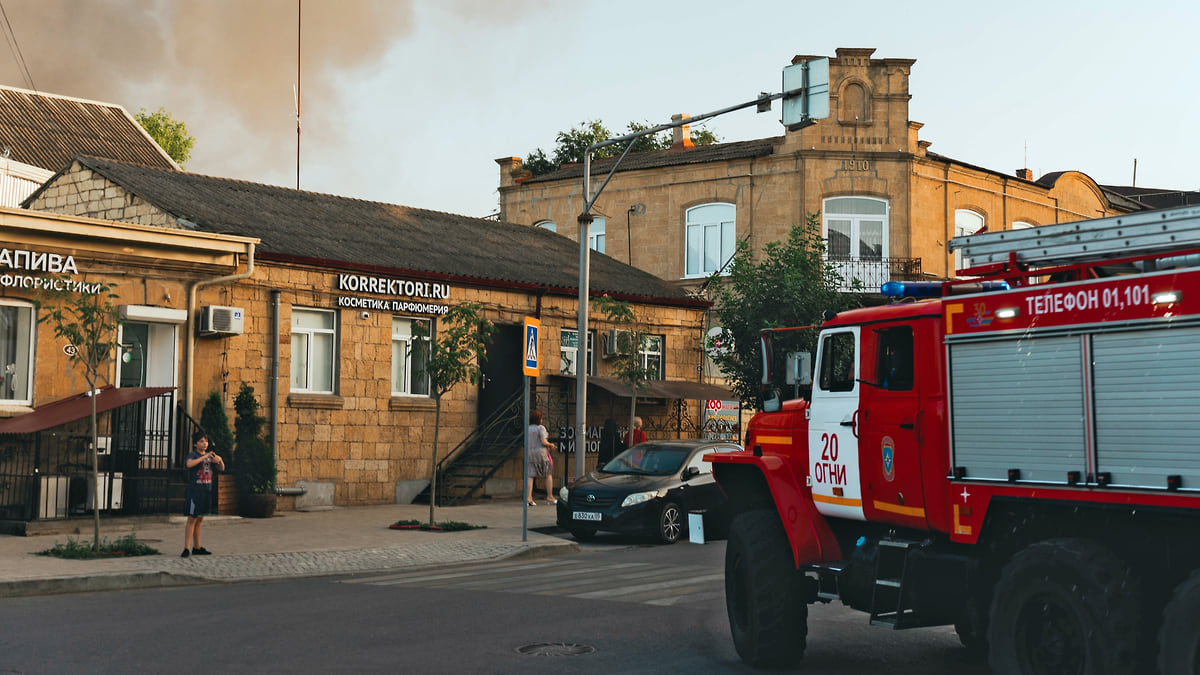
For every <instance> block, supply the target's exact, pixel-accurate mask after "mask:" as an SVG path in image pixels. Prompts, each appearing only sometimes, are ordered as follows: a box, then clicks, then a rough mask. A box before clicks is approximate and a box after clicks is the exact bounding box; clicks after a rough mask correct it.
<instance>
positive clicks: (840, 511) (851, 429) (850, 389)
mask: <svg viewBox="0 0 1200 675" xmlns="http://www.w3.org/2000/svg"><path fill="white" fill-rule="evenodd" d="M859 331H860V329H859V327H858V326H851V327H848V328H840V329H832V330H828V331H824V332H822V333H821V339H820V342H819V344H818V346H817V376H816V378H815V379H816V382H814V383H813V384H814V386H813V393H812V399H813V400H812V407H811V414H810V417H809V423H808V471H809V473H808V475H809V480H811V481H812V498H813V501H814V502H816V506H817V510H818V511H820V512H821V513H823V514H825V515H827V516H835V517H839V518H853V519H855V520H864V516H863V507H862V488H861V483H860V482H859V463H858V423H859V419H858V418H859V407H858V395H859V394H858V392H859V386H860V385H859V381H858V377H859V375H858V373H859V369H858V364H859V358H858V354H859Z"/></svg>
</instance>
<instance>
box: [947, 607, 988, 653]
mask: <svg viewBox="0 0 1200 675" xmlns="http://www.w3.org/2000/svg"><path fill="white" fill-rule="evenodd" d="M986 619H987V617H986V616H984V614H983V612H981V611H980V610H979V603H978V602H976V601H975V600H974V599H973V598H971V599H968V600H967V602H966V607H964V608H963V614H962V616H961V617H959V619H958V621H955V622H954V632H955V633H957V634H958V641H959V642H961V643H962V646H963V647H966V649H967V652H968V653H969V654H970V656H971V658H973V659H979V660H983V659H984V658H985V657H986V656H987V620H986Z"/></svg>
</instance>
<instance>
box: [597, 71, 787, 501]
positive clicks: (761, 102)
mask: <svg viewBox="0 0 1200 675" xmlns="http://www.w3.org/2000/svg"><path fill="white" fill-rule="evenodd" d="M802 91H803V90H802V89H796V90H793V91H784V92H780V93H778V94H768V93H765V92H764V93H762V94H760V95H759V97H758V98H756V99H754V100H753V101H746V102H745V103H739V104H737V105H734V106H730V107H728V108H721V109H720V110H714V111H713V112H709V113H704V114H703V115H696V116H695V117H688V118H685V119H680V120H678V121H675V122H671V123H669V124H660V125H658V126H656V127H652V128H650V129H643V130H642V131H636V132H634V133H632V134H626V135H624V136H621V137H620V138H611V139H609V140H606V141H600V142H598V143H592V144H591V145H589V146H588V147H587V148H586V149H585V150H584V151H583V211H582V212H581V213H580V214H579V217H578V218H577V220H578V222H579V323H578V330H579V351H578V352H577V355H576V359H575V363H576V365H575V478H582V477H583V474H584V469H585V466H586V465H585V463H584V460H585V455H586V453H587V377H588V372H587V366H588V358H587V337H588V334H587V324H588V297H589V292H588V276H589V273H590V266H591V259H590V255H589V254H590V252H591V247H590V246H588V234H589V233H588V230H589V228H590V226H591V224H592V220H593V218H592V205H593V204H595V203H596V199H598V198H599V197H600V193H601V192H603V191H604V188H605V187H606V186H607V185H608V182H609V181H610V180H612V177H613V174H615V173H616V172H617V167H618V166H620V164H621V160H623V159H625V155H627V154H628V153H629V149H630V148H631V147H633V143H628V144H627V145H626V146H625V150H624V151H623V152H622V153H621V156H620V157H618V158H617V161H616V162H614V163H613V166H612V168H611V169H610V170H609V172H608V176H606V177H605V179H604V182H603V183H601V184H600V187H599V188H598V189H597V190H596V194H595V195H593V194H592V153H593V152H595V151H596V150H599V149H600V148H604V147H608V146H610V145H616V144H617V143H625V142H626V141H633V140H634V139H637V138H641V137H642V136H649V135H651V134H657V133H658V132H660V131H665V130H667V129H674V128H675V127H681V126H683V125H685V124H695V123H696V122H700V121H702V120H706V119H709V118H712V117H716V116H718V115H724V114H725V113H727V112H733V111H734V110H741V109H742V108H749V107H750V106H758V112H766V111H768V110H770V109H771V101H774V100H775V99H778V98H784V97H786V96H794V95H797V94H799V93H801V92H802ZM630 245H631V246H632V242H631V243H630ZM631 255H632V254H631ZM597 342H599V340H597ZM596 346H597V347H599V345H598V344H597V345H596ZM580 354H582V358H580V357H579V355H580ZM633 395H634V396H636V395H637V394H636V392H635V393H634V394H633ZM632 433H633V430H632V429H630V434H632ZM631 438H632V436H631Z"/></svg>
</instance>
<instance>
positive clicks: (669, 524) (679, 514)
mask: <svg viewBox="0 0 1200 675" xmlns="http://www.w3.org/2000/svg"><path fill="white" fill-rule="evenodd" d="M654 534H655V535H656V536H657V537H658V541H659V543H661V544H674V543H675V542H677V541H679V536H680V535H681V534H683V511H682V510H680V508H679V505H678V504H676V503H675V502H667V503H665V504H663V505H662V509H661V510H660V511H659V512H658V527H657V528H656V530H655V533H654Z"/></svg>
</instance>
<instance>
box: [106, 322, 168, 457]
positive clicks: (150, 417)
mask: <svg viewBox="0 0 1200 675" xmlns="http://www.w3.org/2000/svg"><path fill="white" fill-rule="evenodd" d="M177 333H178V329H177V327H176V326H175V325H174V324H169V323H140V322H134V321H130V322H128V323H124V324H122V325H121V337H120V344H121V347H120V358H118V359H117V386H120V387H173V386H175V385H176V373H177V370H178V369H177V367H176V364H177V353H176V344H177V342H176V336H177ZM173 407H174V397H173V396H172V397H171V398H170V400H164V399H159V398H153V399H149V400H147V401H146V402H144V403H143V404H142V411H141V414H140V415H139V417H140V418H141V421H140V422H139V423H138V424H139V425H140V426H141V429H135V430H133V432H132V433H129V430H128V429H126V433H124V434H118V439H126V440H118V446H120V445H121V444H122V443H124V445H129V446H131V447H117V448H116V449H117V450H118V451H122V450H124V451H126V452H134V453H137V455H139V458H138V459H137V460H135V461H133V462H130V461H128V460H127V461H118V462H117V463H118V464H119V465H121V466H122V467H123V468H126V469H127V470H128V469H132V467H131V466H129V465H130V464H132V465H133V466H143V467H154V468H166V467H167V466H168V464H169V459H170V452H171V443H170V440H171V439H170V431H169V430H170V424H169V419H170V414H171V409H172V408H173ZM130 438H140V439H141V441H140V442H134V443H132V444H131V443H128V442H127V439H130Z"/></svg>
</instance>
